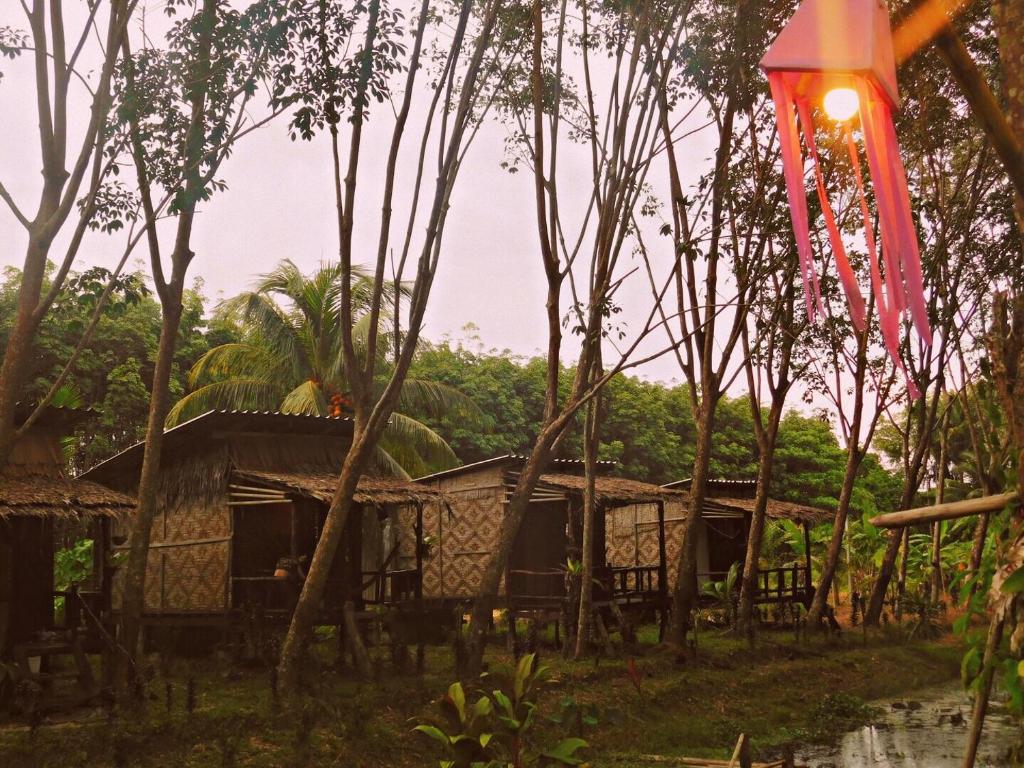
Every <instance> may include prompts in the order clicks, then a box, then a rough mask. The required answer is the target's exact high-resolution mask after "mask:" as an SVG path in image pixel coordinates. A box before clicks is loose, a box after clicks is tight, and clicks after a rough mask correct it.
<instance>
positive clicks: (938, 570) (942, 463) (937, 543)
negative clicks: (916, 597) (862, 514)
mask: <svg viewBox="0 0 1024 768" xmlns="http://www.w3.org/2000/svg"><path fill="white" fill-rule="evenodd" d="M948 443H949V408H947V409H946V412H945V413H944V414H943V416H942V432H941V433H940V435H939V466H938V477H937V478H936V483H935V503H936V504H942V503H943V502H944V501H945V500H946V460H947V457H946V451H947V447H948ZM942 592H943V583H942V521H941V520H936V521H935V523H934V524H933V525H932V589H931V603H932V605H938V604H939V600H941V599H942Z"/></svg>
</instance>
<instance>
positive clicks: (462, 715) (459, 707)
mask: <svg viewBox="0 0 1024 768" xmlns="http://www.w3.org/2000/svg"><path fill="white" fill-rule="evenodd" d="M448 700H449V701H450V702H451V703H452V704H453V705H454V706H455V711H456V712H458V713H459V720H460V721H463V722H465V720H466V692H465V691H463V690H462V683H452V684H451V685H449V686H448Z"/></svg>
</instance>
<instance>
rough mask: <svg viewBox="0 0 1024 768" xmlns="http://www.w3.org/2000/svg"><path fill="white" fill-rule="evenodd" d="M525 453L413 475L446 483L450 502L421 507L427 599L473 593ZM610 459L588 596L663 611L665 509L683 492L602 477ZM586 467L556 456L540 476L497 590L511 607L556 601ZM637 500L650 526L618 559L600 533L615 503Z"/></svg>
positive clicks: (576, 531)
mask: <svg viewBox="0 0 1024 768" xmlns="http://www.w3.org/2000/svg"><path fill="white" fill-rule="evenodd" d="M525 461H526V459H525V457H523V456H515V455H507V456H498V457H495V458H493V459H488V460H486V461H481V462H477V463H475V464H469V465H466V466H463V467H458V468H456V469H451V470H447V471H445V472H439V473H437V474H434V475H430V476H429V477H424V478H421V479H420V481H419V482H420V483H423V484H425V485H429V486H430V487H433V488H436V489H438V490H441V491H443V492H444V494H445V497H446V498H447V500H448V503H449V504H450V508H449V509H443V508H441V507H438V506H437V505H431V506H429V507H428V509H427V511H426V513H425V517H424V530H425V532H426V535H428V536H429V537H430V542H431V544H432V547H431V549H430V556H429V558H428V559H427V560H426V561H425V562H424V567H423V594H424V598H425V599H426V600H428V601H433V602H434V603H435V604H436V603H445V604H460V603H465V602H468V601H471V600H472V599H473V598H475V597H476V595H477V593H478V592H479V589H480V581H481V578H482V576H483V572H484V569H485V567H486V565H487V562H488V560H489V558H490V556H491V553H492V552H493V551H494V550H495V548H496V546H497V542H498V535H499V530H500V528H501V523H502V520H503V519H504V515H505V513H506V510H507V507H508V501H509V498H510V496H511V493H512V490H513V489H514V487H515V484H516V481H517V479H518V476H519V473H520V471H521V470H522V467H523V465H524V463H525ZM613 467H614V464H613V463H612V462H601V463H600V467H599V470H600V473H601V474H600V476H599V477H597V478H596V482H595V485H596V494H595V495H596V499H597V503H598V514H597V516H596V519H595V535H594V552H593V561H594V577H595V580H596V582H597V584H595V593H594V601H595V604H596V605H598V606H599V605H600V604H601V603H606V604H607V603H611V602H613V601H614V602H615V603H616V604H617V605H618V606H619V607H622V608H625V607H636V608H640V607H646V608H654V609H664V608H665V607H666V606H667V596H668V582H667V577H666V573H667V571H666V567H667V563H666V552H665V544H666V541H665V528H664V525H663V524H662V523H663V519H662V518H663V515H662V510H664V509H665V508H666V506H667V505H670V504H673V503H678V502H680V501H681V500H682V499H683V498H684V496H685V494H683V493H682V492H680V491H676V490H673V489H670V488H661V487H659V486H656V485H651V484H649V483H641V482H637V481H634V480H625V479H622V478H617V477H608V476H607V472H608V471H609V470H611V469H612V468H613ZM583 470H584V464H583V462H582V461H572V460H555V461H553V462H552V464H551V466H550V468H549V471H548V472H547V473H545V474H544V475H542V476H541V478H540V482H539V483H538V484H537V488H536V490H535V491H534V494H533V497H532V498H531V500H530V506H529V509H528V511H527V513H526V517H525V519H524V520H523V523H522V526H521V528H520V530H519V533H518V535H517V537H516V540H515V543H514V545H513V549H512V555H511V558H510V560H509V565H508V569H507V571H506V572H505V574H504V575H503V578H502V585H501V588H500V590H499V596H500V598H501V600H502V602H503V604H504V605H505V606H506V607H507V608H509V609H510V610H513V611H528V610H550V609H555V608H558V607H560V606H561V605H562V602H563V601H564V599H565V597H566V585H567V581H566V571H567V561H568V560H576V561H579V560H580V554H581V551H582V546H581V542H582V539H583V536H582V528H583V523H582V519H583V518H582V510H583V495H584V488H585V480H584V477H583ZM638 505H642V506H644V508H645V509H650V510H652V512H651V514H653V515H654V522H653V525H652V526H651V527H650V529H649V530H646V531H645V532H644V536H645V545H646V546H645V547H644V549H643V557H640V556H639V553H634V555H635V556H631V557H630V558H629V559H619V557H618V555H619V554H620V553H621V551H620V550H619V549H616V548H615V547H613V546H610V539H609V538H608V537H607V532H608V526H609V525H610V523H609V522H607V521H610V520H612V519H613V515H614V514H615V511H616V510H618V509H621V508H630V507H634V506H638Z"/></svg>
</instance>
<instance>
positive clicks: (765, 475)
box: [737, 408, 781, 639]
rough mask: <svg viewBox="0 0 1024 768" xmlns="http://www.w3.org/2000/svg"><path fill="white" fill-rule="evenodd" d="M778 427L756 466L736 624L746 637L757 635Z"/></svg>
mask: <svg viewBox="0 0 1024 768" xmlns="http://www.w3.org/2000/svg"><path fill="white" fill-rule="evenodd" d="M780 410H781V408H780ZM777 434H778V430H777V429H772V430H771V431H770V432H768V433H765V436H764V437H765V439H764V443H765V445H764V446H762V448H761V456H760V460H759V462H758V467H757V496H756V498H755V499H754V512H753V514H752V515H751V517H750V532H749V534H748V536H747V557H746V560H745V561H744V563H743V578H742V581H741V583H740V604H739V613H738V616H737V625H738V627H739V630H740V632H742V633H745V634H746V635H747V637H749V638H750V639H753V637H754V624H755V621H754V598H755V597H756V596H757V573H758V566H759V565H760V559H761V540H762V539H763V537H764V523H765V511H766V510H767V509H768V492H769V490H770V486H771V482H772V462H773V461H774V458H775V443H776V436H777Z"/></svg>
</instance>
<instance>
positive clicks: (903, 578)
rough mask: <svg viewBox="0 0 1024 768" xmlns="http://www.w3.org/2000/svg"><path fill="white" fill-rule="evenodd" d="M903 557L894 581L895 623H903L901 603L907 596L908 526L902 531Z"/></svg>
mask: <svg viewBox="0 0 1024 768" xmlns="http://www.w3.org/2000/svg"><path fill="white" fill-rule="evenodd" d="M900 547H901V549H902V551H903V557H901V558H900V574H899V577H898V578H897V579H896V606H895V609H894V611H893V613H894V614H895V616H896V621H903V603H904V599H905V597H906V594H907V564H908V563H907V561H908V560H909V559H910V526H907V527H906V528H904V529H903V543H902V544H901V545H900Z"/></svg>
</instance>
